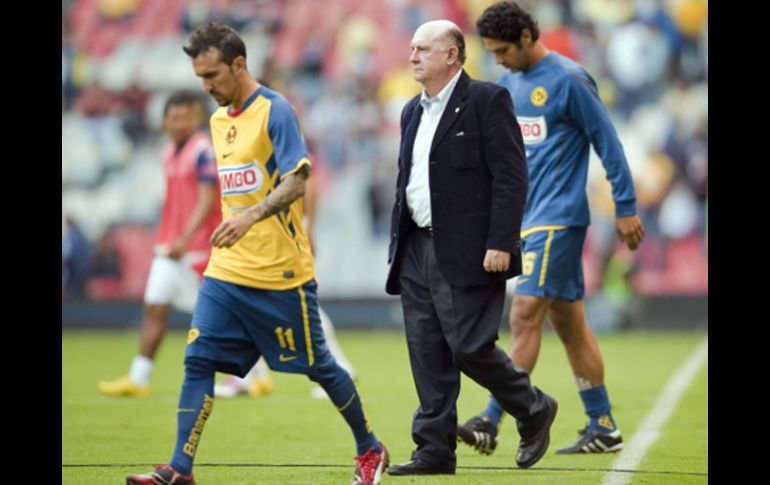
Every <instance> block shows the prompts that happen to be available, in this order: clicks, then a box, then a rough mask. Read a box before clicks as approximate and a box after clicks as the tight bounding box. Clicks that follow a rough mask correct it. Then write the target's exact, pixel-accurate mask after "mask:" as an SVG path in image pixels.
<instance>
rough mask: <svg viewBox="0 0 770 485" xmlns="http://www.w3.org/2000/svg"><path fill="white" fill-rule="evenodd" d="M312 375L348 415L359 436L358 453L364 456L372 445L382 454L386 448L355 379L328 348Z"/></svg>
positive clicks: (357, 442) (339, 408)
mask: <svg viewBox="0 0 770 485" xmlns="http://www.w3.org/2000/svg"><path fill="white" fill-rule="evenodd" d="M308 377H309V378H310V379H311V380H313V381H315V382H317V383H318V384H319V385H320V386H321V387H322V388H323V389H324V391H326V394H328V395H329V398H330V399H331V401H332V402H333V403H334V405H335V406H336V407H337V410H338V411H339V412H340V414H342V417H343V418H345V421H346V422H347V423H348V426H350V429H351V431H353V436H354V437H355V439H356V448H357V452H358V453H357V454H358V455H363V454H364V453H366V451H367V450H368V449H369V448H372V447H374V451H375V452H376V453H380V452H381V451H382V447H380V443H379V441H378V440H377V437H376V436H375V435H374V432H372V427H371V425H370V424H369V421H367V420H366V416H365V415H364V410H363V407H362V406H361V398H360V397H359V396H358V391H357V390H356V386H355V384H353V380H352V379H351V378H350V375H349V374H348V373H347V372H345V370H344V369H343V368H342V367H340V366H339V365H338V364H337V362H336V361H335V360H334V358H333V357H331V354H329V353H328V351H327V353H326V355H324V356H323V357H321V356H319V359H318V360H317V361H316V365H314V366H313V367H312V368H311V372H310V373H309V374H308Z"/></svg>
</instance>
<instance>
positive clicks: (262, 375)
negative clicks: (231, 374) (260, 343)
mask: <svg viewBox="0 0 770 485" xmlns="http://www.w3.org/2000/svg"><path fill="white" fill-rule="evenodd" d="M268 377H270V376H269V374H268V368H267V364H265V359H263V358H260V359H259V360H258V361H257V363H256V364H254V367H252V368H251V370H250V371H249V373H248V374H246V377H244V378H243V381H244V383H246V382H251V381H253V380H254V379H267V378H268Z"/></svg>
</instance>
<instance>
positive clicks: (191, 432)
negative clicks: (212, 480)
mask: <svg viewBox="0 0 770 485" xmlns="http://www.w3.org/2000/svg"><path fill="white" fill-rule="evenodd" d="M213 405H214V363H213V362H211V361H208V360H203V359H196V358H188V359H185V376H184V382H182V392H181V394H180V396H179V408H178V409H177V432H176V446H175V447H174V456H173V457H172V458H171V462H170V463H169V464H170V465H171V466H172V467H173V468H174V470H176V471H178V472H179V473H182V474H183V475H189V474H190V473H192V467H193V458H194V457H195V451H196V450H197V449H198V442H199V440H200V437H201V432H202V431H203V425H204V424H206V420H207V419H208V417H209V415H210V414H211V408H212V406H213Z"/></svg>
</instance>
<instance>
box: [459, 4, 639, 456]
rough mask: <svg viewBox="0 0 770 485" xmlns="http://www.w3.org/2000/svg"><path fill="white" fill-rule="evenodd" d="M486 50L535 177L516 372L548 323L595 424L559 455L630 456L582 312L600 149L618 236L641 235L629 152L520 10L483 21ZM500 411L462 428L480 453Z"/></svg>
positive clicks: (525, 231)
mask: <svg viewBox="0 0 770 485" xmlns="http://www.w3.org/2000/svg"><path fill="white" fill-rule="evenodd" d="M477 27H478V30H479V34H480V35H481V37H482V40H483V42H484V47H485V48H486V49H487V50H488V51H490V52H492V53H493V54H494V56H495V60H496V61H497V63H498V64H501V65H503V66H505V67H506V68H508V69H509V71H508V72H506V73H505V74H504V75H503V76H502V78H501V79H500V80H499V81H498V82H499V84H501V85H503V86H505V87H506V88H507V89H508V90H509V91H510V93H511V97H512V98H513V105H514V108H515V113H516V118H517V120H518V122H519V125H520V126H521V130H522V135H523V138H524V144H525V147H526V155H527V166H528V170H529V191H528V193H527V205H526V209H525V212H524V221H523V223H522V233H521V237H522V275H521V276H520V277H519V278H518V279H517V280H516V290H515V295H514V298H513V304H512V307H511V314H510V319H509V322H510V327H511V333H512V344H511V349H510V352H509V354H510V356H511V358H512V359H513V361H514V363H515V364H516V365H518V366H519V367H522V368H523V369H524V370H526V371H527V372H529V373H531V372H532V370H533V369H534V367H535V363H536V362H537V356H538V353H539V351H540V340H541V336H542V322H543V319H544V318H545V316H546V315H547V316H548V318H549V320H550V321H551V324H552V326H553V328H554V330H555V331H556V333H557V334H558V335H559V338H560V339H561V340H562V342H563V343H564V347H565V350H566V353H567V358H568V360H569V363H570V366H571V367H572V371H573V373H574V375H575V381H576V383H577V387H578V390H579V392H580V397H581V399H582V401H583V405H584V407H585V412H586V415H587V416H588V424H587V425H586V427H585V429H583V430H582V431H581V432H580V436H579V438H578V440H577V442H576V443H575V444H573V445H571V446H569V447H566V448H562V449H560V450H558V451H557V453H603V452H610V451H617V450H620V449H621V448H622V447H623V438H622V437H621V434H620V430H619V429H618V428H617V426H616V424H615V421H614V420H613V417H612V414H611V412H610V401H609V398H608V396H607V390H606V389H605V387H604V363H603V361H602V357H601V354H600V352H599V348H598V346H597V344H596V340H595V339H594V336H593V334H592V333H591V330H590V329H589V327H588V325H587V323H586V318H585V311H584V306H583V294H584V285H583V267H582V264H581V253H582V249H583V242H584V240H585V234H586V228H587V226H588V224H589V222H590V217H589V212H588V200H587V197H586V193H585V190H586V179H587V175H588V157H589V153H590V146H591V145H592V144H593V146H594V149H595V150H596V152H597V154H598V155H599V158H600V159H601V160H602V164H603V165H604V168H605V170H606V172H607V179H608V180H609V181H610V183H611V185H612V197H613V199H614V201H615V225H616V231H617V234H618V237H619V238H620V240H621V241H622V242H623V243H625V244H626V245H627V246H628V247H629V248H630V249H632V250H634V249H636V248H637V247H638V245H639V243H640V242H641V240H642V237H643V236H644V228H643V227H642V223H641V221H640V220H639V217H638V216H637V215H636V196H635V194H634V186H633V181H632V178H631V172H630V170H629V168H628V163H627V161H626V158H625V155H624V154H623V147H622V145H621V143H620V140H618V135H617V133H616V131H615V128H614V127H613V126H612V123H611V122H610V119H609V116H608V114H607V111H606V109H605V108H604V106H603V105H602V103H601V101H600V99H599V95H598V90H597V87H596V83H595V82H594V80H593V79H592V78H591V76H590V75H589V74H588V73H587V72H586V71H585V69H583V68H582V67H581V66H579V65H578V64H576V63H575V62H573V61H571V60H569V59H567V58H566V57H564V56H562V55H560V54H558V53H556V52H552V51H549V50H548V49H547V48H546V47H545V46H544V45H543V44H542V43H541V42H539V41H538V37H539V31H538V27H537V23H536V22H535V21H534V20H533V19H532V17H531V16H530V15H529V14H528V13H527V12H525V11H524V10H522V9H521V8H520V7H519V6H518V5H517V4H515V3H514V2H500V3H497V4H495V5H492V6H491V7H489V8H488V9H486V10H485V11H484V13H483V14H482V15H481V17H480V18H479V19H478V21H477ZM502 415H503V410H502V408H500V406H499V404H498V403H497V401H496V400H495V399H494V397H490V401H489V404H488V406H487V408H486V409H485V410H484V411H483V412H482V413H481V414H480V415H478V416H475V417H473V418H471V419H470V420H469V421H467V422H466V423H465V424H463V425H461V426H460V427H459V428H458V436H460V438H461V439H462V440H463V441H464V442H465V443H467V444H469V445H471V446H473V447H474V448H476V449H477V450H478V451H479V452H481V453H485V454H490V453H492V451H494V449H495V447H496V445H497V431H498V428H499V426H500V423H501V419H502Z"/></svg>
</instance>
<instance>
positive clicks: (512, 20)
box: [476, 2, 540, 47]
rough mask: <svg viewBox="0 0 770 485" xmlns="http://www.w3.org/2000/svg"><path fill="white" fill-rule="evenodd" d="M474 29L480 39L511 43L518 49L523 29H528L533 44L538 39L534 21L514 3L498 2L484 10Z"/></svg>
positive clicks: (538, 33)
mask: <svg viewBox="0 0 770 485" xmlns="http://www.w3.org/2000/svg"><path fill="white" fill-rule="evenodd" d="M476 29H478V31H479V35H480V36H482V37H486V38H488V39H498V40H503V41H506V42H513V43H514V44H516V45H517V46H519V47H521V32H522V31H523V30H524V29H529V31H530V33H531V34H532V41H533V42H534V41H536V40H537V39H538V38H539V37H540V30H539V29H538V28H537V22H536V21H535V19H533V18H532V16H531V15H530V14H529V13H527V12H526V11H525V10H524V9H522V8H521V7H519V6H518V5H517V4H516V3H515V2H498V3H496V4H494V5H492V6H490V7H489V8H487V9H486V10H484V13H482V14H481V17H479V19H478V20H477V21H476Z"/></svg>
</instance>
